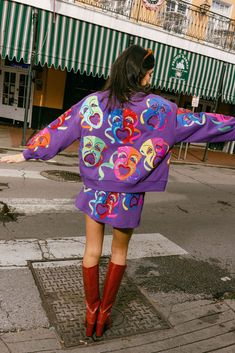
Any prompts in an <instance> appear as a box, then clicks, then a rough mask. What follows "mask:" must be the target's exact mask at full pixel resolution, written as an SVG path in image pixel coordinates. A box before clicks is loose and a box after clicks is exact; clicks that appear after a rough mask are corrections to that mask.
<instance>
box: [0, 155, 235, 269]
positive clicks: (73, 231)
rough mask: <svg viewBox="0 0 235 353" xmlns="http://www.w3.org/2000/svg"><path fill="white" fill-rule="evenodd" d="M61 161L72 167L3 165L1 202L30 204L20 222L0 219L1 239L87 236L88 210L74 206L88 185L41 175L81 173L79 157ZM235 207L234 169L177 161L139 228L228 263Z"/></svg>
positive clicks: (150, 198) (234, 244) (148, 202)
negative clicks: (84, 212)
mask: <svg viewBox="0 0 235 353" xmlns="http://www.w3.org/2000/svg"><path fill="white" fill-rule="evenodd" d="M61 158H62V157H61ZM57 161H58V160H57ZM60 164H65V165H66V166H65V165H55V164H53V163H42V162H27V163H22V164H19V165H3V164H2V165H1V166H0V190H1V191H0V201H1V200H3V201H4V202H6V203H7V201H8V200H9V199H10V200H13V201H12V202H13V206H15V204H14V202H16V200H19V201H18V203H19V204H21V205H22V207H23V211H22V212H20V213H24V206H23V204H25V207H26V206H28V208H27V207H26V214H25V215H24V214H23V215H20V216H18V217H17V218H16V221H11V219H6V218H5V220H6V221H9V222H6V223H3V222H1V223H0V239H24V238H36V239H46V238H48V237H49V238H53V237H56V238H58V237H74V236H82V235H84V221H83V215H82V214H81V213H80V212H78V211H77V210H76V209H75V208H74V205H73V204H74V198H75V196H76V194H77V193H78V192H79V190H80V188H81V185H82V184H81V183H78V182H76V183H72V182H61V181H53V180H49V179H46V178H44V179H43V178H42V177H41V175H40V172H41V171H45V170H55V169H56V170H67V171H71V172H78V169H77V167H76V159H75V158H65V157H63V160H61V159H60ZM32 171H33V172H34V175H33V176H32ZM4 173H5V174H4ZM27 173H28V174H27ZM30 173H31V175H30ZM35 173H36V174H35ZM4 175H5V176H4ZM21 175H22V176H21ZM55 199H56V200H57V201H56V200H55ZM52 200H54V201H52ZM60 200H64V202H65V205H64V206H63V204H60V202H59V203H58V201H60ZM30 202H31V204H30ZM51 202H52V203H53V202H54V203H53V205H52V206H51V209H50V203H51ZM47 207H49V209H48V208H47ZM30 209H31V213H30V212H29V213H28V211H29V210H30ZM234 211H235V172H234V170H232V169H226V168H217V167H205V166H192V165H191V166H190V165H171V168H170V177H169V183H168V186H167V190H166V191H165V192H164V193H147V194H146V198H145V205H144V211H143V214H142V221H141V225H140V227H139V228H137V229H136V231H135V232H136V233H161V234H163V235H164V236H165V237H167V238H168V239H170V240H171V241H173V242H175V243H176V244H178V245H179V246H180V247H182V248H183V249H185V250H186V251H188V252H189V253H190V254H191V255H193V256H196V257H198V258H201V259H216V260H218V261H220V262H221V263H223V264H224V265H226V264H228V263H230V262H233V258H234V248H235V212H234ZM2 220H3V219H2ZM106 232H107V233H108V234H110V232H111V229H110V228H109V227H107V231H106Z"/></svg>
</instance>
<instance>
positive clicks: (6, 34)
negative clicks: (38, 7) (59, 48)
mask: <svg viewBox="0 0 235 353" xmlns="http://www.w3.org/2000/svg"><path fill="white" fill-rule="evenodd" d="M31 43H32V8H31V7H30V6H26V5H22V4H18V3H16V2H13V1H6V0H1V1H0V55H1V56H2V58H3V59H5V57H6V56H8V57H9V59H10V60H12V59H13V58H16V60H17V61H20V60H21V59H23V60H24V62H26V63H28V62H29V61H30V50H31Z"/></svg>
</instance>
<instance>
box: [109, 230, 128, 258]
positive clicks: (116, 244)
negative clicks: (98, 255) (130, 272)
mask: <svg viewBox="0 0 235 353" xmlns="http://www.w3.org/2000/svg"><path fill="white" fill-rule="evenodd" d="M132 234H133V229H122V228H113V241H112V249H111V262H112V263H114V264H117V265H125V264H126V257H127V252H128V246H129V241H130V239H131V236H132Z"/></svg>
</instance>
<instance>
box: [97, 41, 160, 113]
mask: <svg viewBox="0 0 235 353" xmlns="http://www.w3.org/2000/svg"><path fill="white" fill-rule="evenodd" d="M154 63H155V60H154V56H153V53H152V51H151V50H150V49H144V48H142V47H141V46H139V45H132V46H130V47H129V48H127V49H126V50H124V51H123V52H122V53H121V54H120V55H119V56H118V58H117V59H116V60H115V62H114V63H113V65H112V67H111V73H110V77H109V79H108V80H107V82H106V85H105V87H104V89H103V91H108V98H109V99H108V107H111V106H114V105H116V104H117V102H118V103H119V104H120V105H122V104H123V103H125V102H128V101H130V100H131V97H132V96H133V95H134V94H135V93H136V92H145V93H147V92H148V91H149V87H146V86H142V85H141V80H142V79H143V78H144V76H145V75H146V73H147V71H149V70H151V69H152V68H153V67H154Z"/></svg>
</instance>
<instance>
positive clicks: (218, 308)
mask: <svg viewBox="0 0 235 353" xmlns="http://www.w3.org/2000/svg"><path fill="white" fill-rule="evenodd" d="M223 311H228V306H227V305H226V304H224V303H216V304H210V305H207V306H205V307H204V306H198V307H197V308H193V309H191V310H184V311H180V312H176V313H172V315H170V317H169V321H170V323H171V324H172V325H177V324H179V323H183V322H186V321H192V320H193V319H196V318H201V317H206V316H207V317H209V316H213V315H214V314H218V313H221V312H223Z"/></svg>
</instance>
